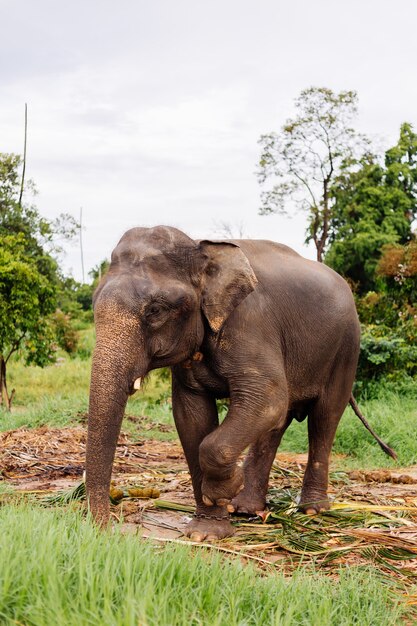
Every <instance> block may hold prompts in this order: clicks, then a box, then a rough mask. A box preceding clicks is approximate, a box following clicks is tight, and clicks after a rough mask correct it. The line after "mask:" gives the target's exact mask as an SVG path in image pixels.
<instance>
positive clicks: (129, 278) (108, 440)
mask: <svg viewBox="0 0 417 626" xmlns="http://www.w3.org/2000/svg"><path fill="white" fill-rule="evenodd" d="M255 285H256V278H255V275H254V273H253V270H252V268H251V266H250V264H249V262H248V260H247V258H246V256H245V255H244V254H243V252H242V251H241V249H240V248H239V247H238V246H237V245H235V244H232V243H228V242H223V243H222V242H210V241H201V242H198V243H197V242H195V241H193V240H192V239H190V238H189V237H187V236H186V235H185V234H184V233H182V232H180V231H179V230H177V229H175V228H169V227H163V226H158V227H155V228H133V229H132V230H129V231H128V232H127V233H125V235H124V236H123V237H122V239H121V240H120V242H119V243H118V245H117V247H116V248H115V250H114V251H113V253H112V258H111V264H110V268H109V271H108V273H107V274H106V276H105V277H104V279H103V280H102V282H101V283H100V285H99V287H98V288H97V290H96V293H95V294H94V317H95V324H96V336H97V340H96V347H95V350H94V356H93V366H92V376H91V388H90V409H89V423H88V442H87V462H86V470H87V491H88V495H89V502H90V507H91V511H92V513H93V515H94V516H95V518H96V519H97V520H98V521H106V520H107V517H108V507H109V504H108V502H109V498H108V493H109V485H110V476H111V467H112V462H113V457H114V452H115V446H116V443H117V437H118V434H119V430H120V425H121V420H122V417H123V413H124V408H125V406H126V401H127V398H128V395H129V394H130V393H132V392H133V390H134V389H135V388H137V387H138V386H139V384H138V383H139V379H141V378H142V377H143V376H144V375H145V374H146V373H147V372H149V371H150V370H152V369H155V368H158V367H164V366H170V365H175V364H177V363H180V362H182V361H184V360H186V359H187V358H189V357H191V356H192V355H193V354H194V353H195V352H196V351H197V350H198V348H199V347H200V345H201V342H202V340H203V337H204V334H205V332H206V328H207V325H208V327H209V328H210V331H209V332H214V333H216V332H218V331H219V330H220V329H221V327H222V326H223V324H224V323H225V321H226V319H227V318H228V316H229V315H230V314H231V312H232V311H233V309H234V308H235V307H237V306H238V305H239V303H240V302H241V301H242V300H243V299H244V298H245V297H246V296H247V295H248V294H249V293H250V292H251V291H252V290H253V289H254V287H255ZM207 330H208V329H207Z"/></svg>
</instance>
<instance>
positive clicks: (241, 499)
mask: <svg viewBox="0 0 417 626" xmlns="http://www.w3.org/2000/svg"><path fill="white" fill-rule="evenodd" d="M290 421H291V420H288V419H287V420H286V422H285V424H284V426H283V427H282V428H274V429H273V430H270V431H269V432H267V433H265V434H264V435H261V437H260V438H259V439H258V440H257V441H256V442H255V443H253V444H252V445H251V446H250V448H249V451H248V454H247V455H246V459H245V463H244V465H243V473H244V478H245V487H244V489H243V490H242V491H241V492H240V493H239V494H238V495H237V496H236V497H235V498H233V501H232V506H233V508H234V511H235V513H243V514H245V515H257V514H258V513H260V512H261V511H264V509H265V507H266V494H267V491H268V483H269V474H270V471H271V467H272V463H273V462H274V459H275V455H276V452H277V448H278V446H279V444H280V442H281V439H282V437H283V435H284V432H285V431H286V429H287V427H288V425H289V422H290Z"/></svg>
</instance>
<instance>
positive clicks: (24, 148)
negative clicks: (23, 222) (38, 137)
mask: <svg viewBox="0 0 417 626" xmlns="http://www.w3.org/2000/svg"><path fill="white" fill-rule="evenodd" d="M27 137H28V105H27V103H26V102H25V141H24V145H23V171H22V180H21V183H20V195H19V206H20V207H21V206H22V196H23V188H24V186H25V173H26V144H27Z"/></svg>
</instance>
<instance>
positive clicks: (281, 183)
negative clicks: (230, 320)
mask: <svg viewBox="0 0 417 626" xmlns="http://www.w3.org/2000/svg"><path fill="white" fill-rule="evenodd" d="M295 107H296V111H297V113H296V116H295V117H294V118H293V119H289V120H287V122H286V123H285V124H284V126H283V127H282V128H281V131H280V132H278V133H276V132H271V133H268V134H266V135H262V136H261V138H260V140H259V143H260V145H261V148H262V151H261V156H260V159H259V164H258V179H259V182H260V184H261V185H264V184H265V183H266V182H267V181H269V180H272V182H273V186H272V187H271V188H270V189H267V190H266V191H264V192H262V194H261V199H262V207H261V209H260V213H261V215H267V214H270V213H276V212H277V213H283V214H289V213H290V212H291V210H293V209H294V208H295V209H296V208H300V209H302V210H305V211H306V212H307V214H308V229H307V238H306V241H311V240H313V241H314V244H315V246H316V250H317V260H318V261H322V259H323V254H324V252H325V249H326V246H327V244H328V240H329V236H330V234H331V225H332V221H331V220H332V210H333V199H332V196H331V193H330V190H331V186H332V183H333V181H334V179H335V177H336V176H338V174H339V173H340V171H341V168H342V166H344V167H345V168H346V167H347V166H348V164H349V163H351V162H353V161H354V159H355V158H358V156H359V155H361V154H363V153H364V152H365V150H366V149H367V146H368V143H369V142H368V141H367V140H366V138H365V137H364V136H363V135H360V134H359V133H357V132H356V131H355V130H354V129H353V128H352V126H351V122H352V119H353V118H354V117H355V115H356V113H357V95H356V92H354V91H341V92H340V93H334V92H333V91H332V90H331V89H327V88H324V87H311V88H309V89H305V90H303V91H302V92H301V94H300V95H299V97H298V98H297V99H296V101H295Z"/></svg>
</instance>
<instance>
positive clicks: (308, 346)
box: [86, 226, 359, 541]
mask: <svg viewBox="0 0 417 626" xmlns="http://www.w3.org/2000/svg"><path fill="white" fill-rule="evenodd" d="M94 315H95V323H96V332H97V342H96V347H95V350H94V357H93V366H92V378H91V390H90V411H89V422H88V442H87V464H86V470H87V493H88V499H89V505H90V509H91V511H92V513H93V516H94V517H95V519H96V520H97V521H98V522H99V523H102V524H103V523H106V522H107V520H108V516H109V496H108V494H109V486H110V477H111V470H112V463H113V458H114V453H115V448H116V442H117V437H118V434H119V431H120V426H121V421H122V417H123V413H124V409H125V405H126V401H127V398H128V396H129V394H131V393H132V392H133V383H134V381H135V379H137V378H138V377H143V376H144V375H145V374H146V373H147V372H149V371H150V370H152V369H155V368H159V367H165V366H171V367H172V379H173V390H172V396H173V412H174V418H175V423H176V426H177V429H178V433H179V437H180V439H181V443H182V445H183V448H184V452H185V456H186V459H187V462H188V466H189V468H190V473H191V477H192V482H193V488H194V494H195V499H196V505H197V513H198V514H203V516H202V517H198V516H197V517H196V518H195V519H193V521H191V522H190V524H189V525H188V527H187V530H186V534H187V535H189V536H191V537H192V538H193V539H195V540H199V541H202V540H204V539H206V538H208V539H212V538H219V537H225V536H228V535H231V534H233V529H232V526H231V524H230V522H229V519H228V517H229V513H228V512H229V511H231V510H232V509H234V510H235V511H238V512H247V513H255V512H256V511H260V510H263V509H264V507H265V497H266V492H267V487H268V477H269V472H270V468H271V464H272V462H273V459H274V457H275V453H276V449H277V447H278V445H279V443H280V441H281V438H282V436H283V434H284V432H285V430H286V428H287V427H288V425H289V424H290V423H291V421H292V420H293V419H294V418H295V419H297V420H302V419H304V418H305V417H307V416H308V435H309V457H308V464H307V468H306V472H305V476H304V482H303V487H302V492H301V499H300V508H301V509H302V510H304V511H306V512H308V513H315V512H319V511H321V510H324V509H327V508H329V501H328V497H327V483H328V464H329V455H330V450H331V447H332V443H333V439H334V435H335V432H336V428H337V425H338V423H339V420H340V417H341V415H342V413H343V411H344V409H345V407H346V405H347V403H348V402H349V397H350V393H351V389H352V384H353V380H354V376H355V370H356V365H357V359H358V352H359V323H358V318H357V314H356V310H355V306H354V302H353V298H352V295H351V292H350V289H349V287H348V285H347V284H346V282H345V281H344V280H343V279H342V278H341V277H340V276H338V275H337V274H336V273H335V272H333V271H332V270H331V269H329V268H328V267H326V266H324V265H321V264H319V263H316V262H314V261H308V260H306V259H304V258H302V257H301V256H299V255H298V254H297V253H296V252H294V251H293V250H291V249H290V248H287V247H286V246H283V245H280V244H277V243H272V242H270V241H251V240H240V241H233V242H210V241H201V242H195V241H193V240H192V239H190V238H189V237H187V236H186V235H185V234H183V233H181V232H180V231H178V230H176V229H175V228H170V227H163V226H158V227H155V228H149V229H147V228H133V229H132V230H129V231H128V232H127V233H125V235H124V236H123V237H122V239H121V240H120V242H119V243H118V245H117V247H116V248H115V250H114V251H113V254H112V260H111V265H110V269H109V272H108V274H107V275H106V276H105V278H104V279H103V280H102V282H101V283H100V285H99V287H98V289H97V291H96V294H95V297H94ZM225 397H227V398H230V407H229V411H228V413H227V416H226V418H225V420H224V421H223V423H222V424H221V425H220V426H219V424H218V416H217V409H216V402H215V400H216V398H225ZM248 447H249V451H248V453H247V456H246V460H245V462H244V465H243V467H240V466H239V465H237V460H238V458H239V456H240V455H241V453H242V452H243V451H244V450H245V449H246V448H248ZM206 516H207V517H206ZM216 518H221V519H216Z"/></svg>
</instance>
